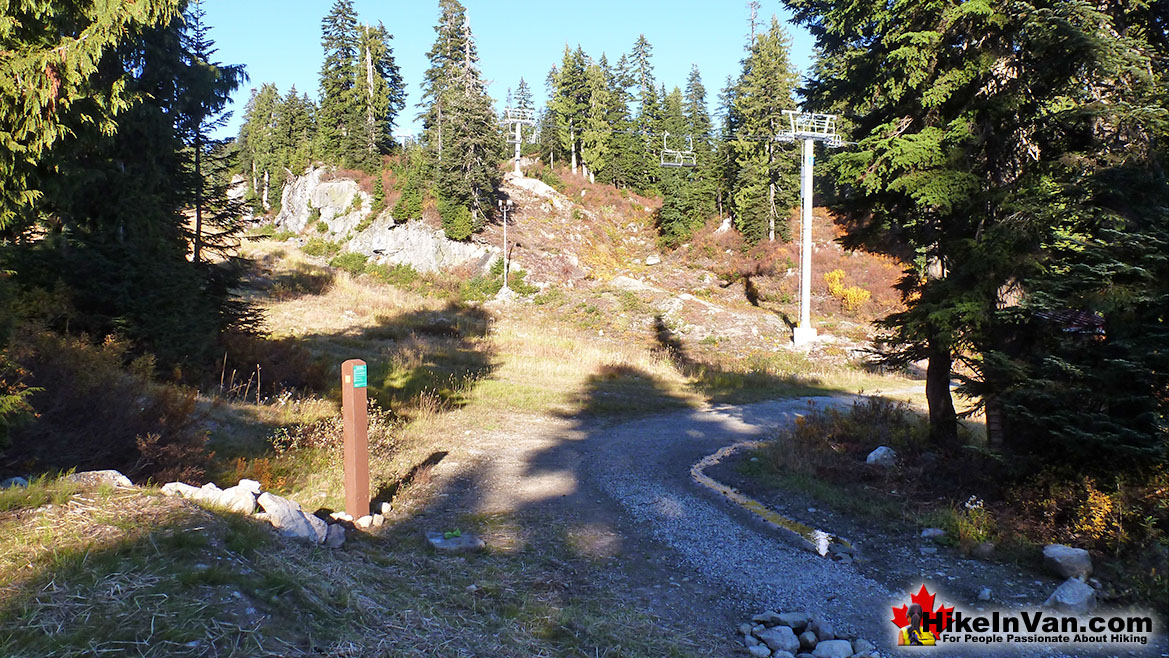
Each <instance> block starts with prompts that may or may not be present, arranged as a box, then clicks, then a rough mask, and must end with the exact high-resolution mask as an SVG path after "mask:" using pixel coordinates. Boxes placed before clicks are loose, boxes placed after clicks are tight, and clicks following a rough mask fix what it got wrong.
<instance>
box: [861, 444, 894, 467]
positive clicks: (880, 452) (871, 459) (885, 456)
mask: <svg viewBox="0 0 1169 658" xmlns="http://www.w3.org/2000/svg"><path fill="white" fill-rule="evenodd" d="M865 463H866V464H872V465H874V466H881V467H883V468H889V467H891V466H896V465H897V451H895V450H893V449H892V448H890V447H889V446H878V447H877V448H876V449H874V450H873V451H872V452H870V453H869V456H868V457H865Z"/></svg>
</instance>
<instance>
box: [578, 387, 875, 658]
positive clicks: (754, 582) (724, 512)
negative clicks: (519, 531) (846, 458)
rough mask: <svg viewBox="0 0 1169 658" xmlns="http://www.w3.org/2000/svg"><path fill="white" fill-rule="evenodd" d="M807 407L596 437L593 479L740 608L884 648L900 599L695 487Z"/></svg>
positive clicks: (791, 403)
mask: <svg viewBox="0 0 1169 658" xmlns="http://www.w3.org/2000/svg"><path fill="white" fill-rule="evenodd" d="M812 401H814V402H816V403H817V404H820V405H824V404H840V400H834V399H831V398H813V399H812ZM808 403H809V400H808V399H806V398H805V399H799V400H784V401H776V402H763V403H758V404H753V405H746V406H741V407H718V408H714V409H711V410H698V411H693V412H689V413H686V412H681V413H679V412H674V413H669V414H663V415H659V416H653V417H649V418H644V419H641V420H636V421H632V422H628V423H623V424H620V425H616V426H613V427H608V428H605V429H604V430H603V431H597V432H595V436H593V437H591V438H592V439H593V440H592V441H590V442H589V443H590V445H589V449H588V451H587V453H586V459H585V460H584V461H585V463H586V464H588V471H587V473H588V475H589V476H590V479H593V480H594V481H595V482H596V483H597V484H598V485H599V486H600V488H601V489H602V490H604V491H605V492H606V493H608V494H609V495H610V496H612V497H613V498H614V499H615V500H617V502H618V503H620V504H621V506H622V507H623V508H624V509H625V511H626V512H628V514H629V515H630V516H631V517H632V518H633V519H634V521H636V522H637V523H638V524H640V525H641V527H642V528H643V529H644V530H645V531H646V533H647V534H649V535H651V536H652V537H653V538H655V539H657V540H659V541H662V542H664V543H666V544H668V545H669V546H671V547H672V548H673V549H674V550H676V551H677V552H678V553H679V554H680V556H681V558H682V559H683V560H684V561H685V562H686V563H687V565H688V566H689V567H690V568H692V569H694V570H695V571H697V572H699V573H702V574H704V575H705V577H707V578H710V579H713V580H717V581H719V582H720V583H721V584H722V585H723V586H724V587H725V589H726V591H727V593H728V594H729V595H730V596H731V597H732V598H733V599H734V600H735V603H738V604H742V606H743V607H745V608H748V609H754V610H758V611H762V610H764V609H769V608H777V609H781V610H783V611H797V610H805V609H806V610H811V611H813V612H819V613H822V614H824V615H826V616H827V617H828V619H829V620H830V621H832V623H833V624H834V625H835V626H836V628H837V629H839V630H842V631H851V632H854V633H857V634H858V635H860V636H862V637H865V638H867V639H870V640H872V641H874V642H878V641H879V640H880V639H881V638H882V637H883V636H887V635H888V634H889V633H888V628H886V626H887V624H888V622H887V621H886V620H885V619H884V618H883V617H884V616H885V613H884V612H883V611H884V610H887V609H888V606H889V605H890V602H892V601H894V600H895V598H896V597H897V595H896V594H895V593H894V592H891V591H889V590H888V589H886V588H885V587H884V586H882V585H880V584H879V583H877V582H875V581H873V580H871V579H869V578H866V577H865V576H863V575H861V574H859V573H857V571H856V570H855V569H853V568H852V567H851V566H850V565H843V564H838V563H833V562H831V561H829V560H826V559H824V558H821V557H819V556H817V555H814V554H813V553H811V552H808V551H806V550H804V549H802V548H799V547H798V546H796V545H795V544H794V543H789V542H787V541H786V540H785V539H784V538H783V537H782V536H780V535H779V533H777V532H774V531H769V530H768V529H766V528H764V527H763V526H762V524H761V523H758V522H755V521H754V520H753V519H752V518H751V517H750V516H749V515H748V514H747V513H745V512H739V511H737V510H735V509H734V508H732V507H731V506H730V505H728V504H727V503H726V502H725V501H723V500H721V499H719V498H717V497H716V496H715V495H714V494H712V493H709V492H706V491H704V490H703V489H701V488H700V487H698V486H696V485H695V484H694V483H693V482H692V481H691V479H690V475H689V471H690V466H691V464H693V463H694V462H696V461H698V460H699V459H701V458H702V457H704V456H706V455H707V454H710V453H712V452H714V451H715V450H717V449H719V448H720V447H722V446H724V445H728V444H730V443H734V442H736V441H741V440H744V439H747V438H751V437H754V436H759V435H761V434H762V433H764V432H766V431H767V430H769V429H772V428H774V427H776V426H777V425H780V424H783V423H786V422H789V421H790V420H792V419H793V418H795V417H796V416H797V415H800V414H802V413H806V412H807V410H808V408H809V404H808ZM588 457H591V458H588Z"/></svg>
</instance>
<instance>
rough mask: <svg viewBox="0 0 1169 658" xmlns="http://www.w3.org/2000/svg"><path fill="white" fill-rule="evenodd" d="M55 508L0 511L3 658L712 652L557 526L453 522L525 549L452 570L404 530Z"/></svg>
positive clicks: (148, 506)
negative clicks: (332, 536) (315, 537)
mask: <svg viewBox="0 0 1169 658" xmlns="http://www.w3.org/2000/svg"><path fill="white" fill-rule="evenodd" d="M34 486H35V487H42V488H48V489H53V488H55V487H58V486H61V485H60V483H54V482H42V483H37V484H36V485H34ZM58 493H60V492H58ZM63 496H64V497H63V499H62V500H61V502H59V503H58V504H54V505H52V506H50V507H46V508H39V509H38V508H18V509H11V510H9V511H7V512H3V513H0V527H3V528H4V530H5V532H6V536H8V537H11V538H12V540H10V541H6V542H5V545H4V546H3V548H2V549H0V551H2V552H0V566H2V567H3V569H0V654H2V655H5V656H14V657H16V656H20V657H24V656H29V657H32V656H37V657H40V656H50V655H52V656H92V655H102V654H106V653H111V654H114V655H128V656H210V655H213V656H266V655H280V656H315V655H331V656H332V655H344V656H383V655H395V656H433V655H490V656H516V657H521V656H523V657H528V656H580V655H589V656H597V655H609V656H616V655H621V656H645V657H647V658H648V657H651V656H652V657H658V656H698V655H709V654H710V653H711V650H712V649H713V648H712V647H703V646H702V645H701V644H700V643H699V642H700V641H699V640H697V639H694V638H692V637H690V635H689V633H688V632H687V631H686V630H685V629H678V628H669V627H668V626H665V625H664V624H663V623H662V621H661V620H658V619H654V618H652V617H650V616H648V615H646V614H645V613H642V612H639V611H638V610H637V608H636V607H635V606H634V605H632V604H631V602H630V601H628V600H626V599H624V598H622V595H620V594H616V593H615V592H619V591H621V587H620V583H619V582H618V581H615V580H614V579H615V578H619V576H616V575H615V574H614V572H613V571H612V570H611V569H606V568H605V566H604V564H598V563H595V562H590V561H588V560H575V561H573V560H574V556H573V548H572V547H571V546H569V545H568V544H566V543H564V542H563V541H560V540H559V539H558V538H557V536H556V534H555V533H556V531H555V530H553V529H552V528H554V526H555V524H552V523H549V522H548V521H549V520H548V519H535V518H521V517H515V516H508V515H495V516H492V517H474V516H468V517H464V518H461V519H459V520H458V522H459V524H460V526H461V527H464V528H467V529H471V530H474V531H476V532H480V533H482V534H483V535H485V536H487V537H490V538H493V545H495V544H496V542H495V540H494V538H495V536H496V535H497V534H507V533H511V534H514V535H517V536H522V537H523V538H524V541H522V542H517V543H515V544H513V545H512V546H511V547H510V548H508V549H507V550H493V551H492V552H489V553H488V554H485V555H481V556H476V557H474V558H472V559H458V560H452V559H451V558H448V557H443V556H437V555H435V554H434V553H433V552H431V551H430V550H429V548H428V547H427V546H426V545H425V543H424V542H423V541H422V539H421V537H420V529H419V528H418V527H416V526H413V525H411V524H409V523H405V524H402V525H399V526H397V527H396V528H394V529H392V530H387V531H386V533H385V534H383V535H380V536H378V535H353V536H351V537H350V539H349V542H348V543H347V544H346V546H345V548H344V549H343V550H340V551H330V550H328V549H322V548H316V547H311V546H308V545H305V544H302V543H299V542H295V541H288V540H280V539H277V538H275V537H274V535H273V534H272V533H271V532H270V531H269V530H268V529H266V526H265V525H264V524H262V523H259V522H256V521H253V520H251V519H248V518H243V517H239V516H232V515H223V516H221V515H216V514H210V513H208V512H206V511H204V510H202V509H200V508H198V507H196V506H193V505H191V504H189V503H186V502H183V501H179V500H175V499H169V498H164V497H159V496H156V495H153V494H152V493H151V492H149V491H140V490H139V491H116V492H115V491H109V490H107V491H99V492H88V493H77V492H73V493H69V492H65V493H64V494H63ZM534 546H539V547H540V549H539V550H538V551H537V550H534V549H533V548H532V547H534ZM470 585H474V586H475V587H474V591H471V592H469V591H468V586H470ZM704 649H705V650H704Z"/></svg>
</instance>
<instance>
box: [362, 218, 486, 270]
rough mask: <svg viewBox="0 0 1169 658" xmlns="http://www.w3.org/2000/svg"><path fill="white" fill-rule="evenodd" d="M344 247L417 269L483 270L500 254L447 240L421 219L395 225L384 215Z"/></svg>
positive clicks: (384, 262)
mask: <svg viewBox="0 0 1169 658" xmlns="http://www.w3.org/2000/svg"><path fill="white" fill-rule="evenodd" d="M347 248H348V249H349V251H355V252H358V253H362V254H365V255H366V256H369V258H370V259H371V260H373V262H374V263H377V264H378V265H409V266H410V267H413V268H414V269H416V270H418V271H419V272H437V271H439V270H445V269H449V268H452V267H458V266H462V265H469V266H470V267H471V269H473V270H475V271H477V272H479V273H484V272H486V271H487V270H488V269H489V268H490V267H491V263H492V262H493V261H495V259H496V258H499V253H500V250H499V249H498V248H496V247H489V246H486V245H479V244H473V243H470V242H457V241H455V240H451V239H449V238H447V237H446V235H445V234H444V233H443V232H442V231H440V230H438V229H433V228H430V227H429V226H427V225H425V224H423V223H422V222H408V223H406V224H399V225H395V224H394V221H393V219H392V218H390V217H389V216H388V215H382V216H381V217H378V218H377V219H376V220H374V222H373V223H372V224H371V225H370V226H369V228H367V229H366V230H364V231H362V232H361V233H359V234H357V235H356V236H355V237H354V238H353V239H352V240H350V241H349V244H348V246H347Z"/></svg>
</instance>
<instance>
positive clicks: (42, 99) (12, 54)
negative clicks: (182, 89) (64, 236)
mask: <svg viewBox="0 0 1169 658" xmlns="http://www.w3.org/2000/svg"><path fill="white" fill-rule="evenodd" d="M180 7H181V3H180V2H178V1H177V0H112V1H111V2H106V3H101V4H98V5H93V6H89V5H85V6H80V5H72V4H62V3H59V2H54V1H53V0H25V1H23V2H21V3H19V4H17V5H14V6H8V7H7V8H6V9H5V12H4V13H5V15H4V18H3V19H2V20H0V51H3V53H4V56H3V57H0V141H2V142H3V143H4V148H2V149H0V235H3V234H8V235H11V234H12V233H14V232H17V231H21V230H23V229H24V228H26V227H28V226H29V225H30V224H31V223H32V222H33V219H34V216H35V212H34V208H35V206H36V203H37V201H38V200H39V199H40V198H41V197H42V191H41V190H40V183H39V182H38V180H39V179H38V168H39V165H38V162H39V161H40V160H41V158H42V157H43V156H44V155H45V154H46V153H47V152H48V151H49V150H50V149H51V148H52V147H53V146H54V145H55V144H57V143H58V142H59V141H61V140H63V139H66V138H68V137H69V135H70V133H71V132H72V131H71V128H70V124H71V123H72V122H73V121H75V120H80V121H82V122H83V123H89V124H94V125H97V126H98V127H99V128H100V129H101V130H102V131H103V132H105V133H106V134H110V133H112V132H113V131H115V130H116V129H117V123H116V117H117V116H118V115H119V114H121V113H123V112H125V111H126V110H127V109H128V108H130V107H131V105H132V102H133V100H134V99H133V97H132V96H131V95H130V94H129V93H128V92H127V91H126V88H125V86H124V85H123V84H122V83H123V82H124V81H123V80H120V79H113V80H110V79H103V80H101V82H102V84H96V81H95V79H94V77H93V76H94V74H95V73H96V72H97V71H98V68H99V64H100V63H101V62H102V59H103V57H104V56H105V55H106V54H107V53H108V52H109V51H110V50H111V49H113V48H116V47H118V46H119V45H121V44H124V43H126V42H127V41H128V40H130V39H132V38H133V37H134V35H135V34H136V33H137V31H138V30H140V29H142V28H145V27H150V26H157V25H163V24H166V23H168V22H169V21H170V20H171V19H172V18H173V17H174V16H176V15H177V14H178V12H179V9H180ZM75 35H76V36H75Z"/></svg>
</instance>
